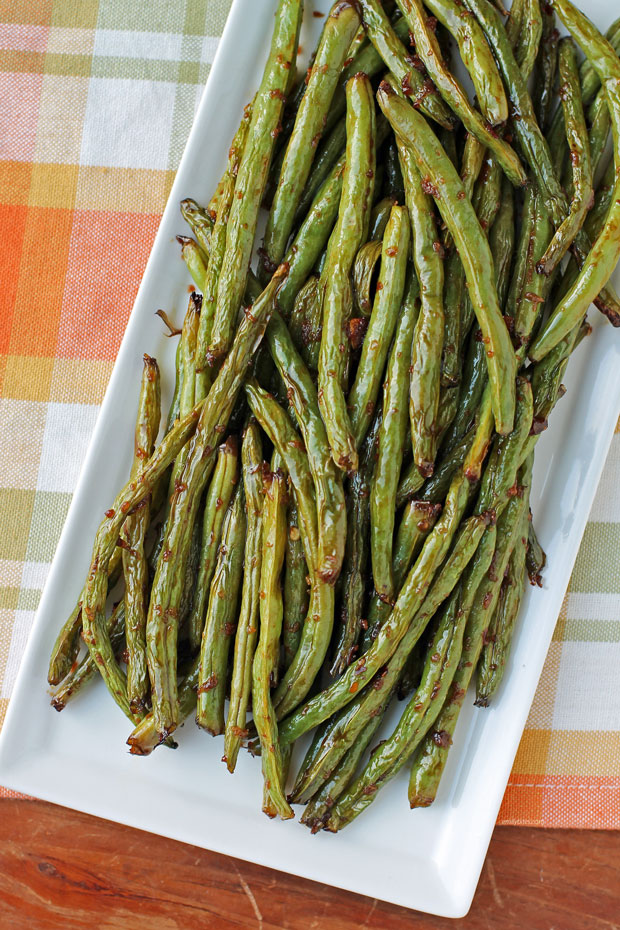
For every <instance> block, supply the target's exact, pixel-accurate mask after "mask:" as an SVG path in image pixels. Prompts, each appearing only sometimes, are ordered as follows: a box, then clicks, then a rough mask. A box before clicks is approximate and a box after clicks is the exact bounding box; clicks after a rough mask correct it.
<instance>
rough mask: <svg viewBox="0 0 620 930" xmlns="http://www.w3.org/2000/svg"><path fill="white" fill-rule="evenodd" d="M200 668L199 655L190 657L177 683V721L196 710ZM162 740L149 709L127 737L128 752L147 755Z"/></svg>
mask: <svg viewBox="0 0 620 930" xmlns="http://www.w3.org/2000/svg"><path fill="white" fill-rule="evenodd" d="M199 670H200V656H199V655H198V656H196V657H195V658H194V659H192V661H191V663H190V665H189V668H188V669H187V671H186V673H185V677H184V678H183V681H182V682H181V684H180V685H179V721H180V722H181V723H182V722H183V721H184V720H187V718H188V717H189V715H190V714H192V713H193V712H195V710H196V690H197V688H198V674H199ZM163 741H164V736H163V735H162V734H161V733H159V732H158V730H157V725H156V723H155V716H154V714H153V712H152V711H151V712H150V713H148V714H147V715H146V716H145V717H143V719H142V720H141V721H140V723H139V724H138V725H137V726H136V727H135V728H134V729H133V730H132V732H131V733H130V734H129V737H128V739H127V745H128V746H129V747H130V748H129V752H130V753H131V754H132V755H135V756H148V755H150V754H151V752H152V751H153V750H154V749H156V748H157V747H158V746H159V745H161V743H162V742H163ZM166 745H169V746H172V748H175V746H176V744H175V743H173V742H172V740H171V739H170V738H169V739H168V740H167V741H166Z"/></svg>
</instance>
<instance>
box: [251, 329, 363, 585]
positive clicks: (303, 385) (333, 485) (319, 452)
mask: <svg viewBox="0 0 620 930" xmlns="http://www.w3.org/2000/svg"><path fill="white" fill-rule="evenodd" d="M267 344H268V346H269V351H270V352H271V357H272V359H273V361H274V363H275V365H276V367H277V369H278V371H279V373H280V377H281V378H282V381H283V383H284V386H285V388H286V394H287V397H288V399H289V403H290V404H291V405H292V407H293V410H294V412H295V418H296V420H297V423H298V424H299V428H300V430H301V434H302V436H303V439H304V443H305V446H306V450H307V453H308V463H309V466H310V470H311V472H312V478H313V480H314V487H315V491H316V507H317V534H318V564H317V565H316V571H317V573H318V575H319V577H320V578H321V579H322V580H323V581H327V582H328V583H330V584H334V583H335V582H336V579H337V578H338V575H339V574H340V569H341V567H342V559H343V557H344V546H345V539H346V513H345V500H344V491H343V488H342V476H341V474H340V472H339V471H338V469H337V468H336V467H335V465H334V463H333V461H332V458H331V453H330V448H329V442H328V440H327V433H326V431H325V427H324V425H323V420H322V419H321V414H320V410H319V400H318V397H317V392H316V388H315V386H314V383H313V381H312V377H311V375H310V372H309V371H308V369H307V368H306V366H305V365H304V363H303V360H302V359H301V358H300V356H299V355H298V354H297V351H296V350H295V346H294V345H293V341H292V339H291V337H290V335H289V332H288V330H287V328H286V324H285V323H284V322H283V321H282V318H281V317H280V315H279V314H277V313H275V314H274V315H273V317H272V319H271V323H270V324H269V328H268V330H267Z"/></svg>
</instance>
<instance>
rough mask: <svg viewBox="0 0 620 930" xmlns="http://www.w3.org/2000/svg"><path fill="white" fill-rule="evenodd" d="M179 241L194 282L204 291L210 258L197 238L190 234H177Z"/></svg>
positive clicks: (182, 255)
mask: <svg viewBox="0 0 620 930" xmlns="http://www.w3.org/2000/svg"><path fill="white" fill-rule="evenodd" d="M177 242H178V243H179V245H180V246H181V258H182V259H183V261H184V262H185V264H186V265H187V270H188V271H189V273H190V274H191V276H192V280H193V282H194V284H195V285H196V287H197V288H198V290H199V291H200V292H201V293H202V292H203V291H204V288H205V280H206V277H207V265H208V263H209V259H208V257H207V256H206V255H205V253H204V252H203V251H202V249H201V248H200V246H199V245H198V243H197V242H196V241H195V239H192V238H191V237H190V236H177Z"/></svg>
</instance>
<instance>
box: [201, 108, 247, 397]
mask: <svg viewBox="0 0 620 930" xmlns="http://www.w3.org/2000/svg"><path fill="white" fill-rule="evenodd" d="M251 117H252V104H248V106H247V107H246V108H245V110H244V111H243V119H242V120H241V123H240V125H239V129H238V130H237V133H236V135H235V138H234V139H233V141H232V145H231V147H230V149H229V152H228V165H227V167H226V173H225V175H224V186H223V188H222V192H221V195H220V198H219V202H218V207H217V216H216V219H215V223H214V225H213V231H212V234H211V242H210V246H211V251H210V254H209V262H208V264H207V270H206V274H205V281H204V285H203V287H202V295H203V300H202V312H201V314H200V326H199V328H198V338H197V346H196V361H195V367H196V371H197V372H198V374H199V375H202V380H203V381H204V386H203V390H204V389H206V390H208V387H209V382H210V381H211V380H212V377H211V376H212V371H211V370H210V367H209V365H210V362H209V357H210V342H211V334H212V332H213V322H214V319H215V314H216V301H217V291H218V285H219V280H220V273H221V270H222V266H223V264H224V253H225V251H226V230H227V228H228V221H229V219H230V213H231V210H232V206H233V197H234V192H235V184H236V179H237V172H238V170H239V164H240V162H241V159H242V158H243V153H244V150H245V144H246V140H247V137H248V131H249V128H250V120H251Z"/></svg>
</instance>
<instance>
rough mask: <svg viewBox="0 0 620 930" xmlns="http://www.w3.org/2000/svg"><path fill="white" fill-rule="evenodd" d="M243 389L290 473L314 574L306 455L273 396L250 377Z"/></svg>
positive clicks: (313, 514)
mask: <svg viewBox="0 0 620 930" xmlns="http://www.w3.org/2000/svg"><path fill="white" fill-rule="evenodd" d="M245 392H246V397H247V400H248V404H249V406H250V409H251V411H252V413H253V414H254V416H255V417H256V419H257V420H258V422H259V423H260V425H261V427H262V428H263V430H264V431H265V432H266V433H267V435H268V436H269V439H270V440H271V442H272V443H273V445H274V447H275V448H276V449H277V451H278V453H279V454H280V456H281V457H282V460H283V462H284V466H285V468H286V471H287V472H288V474H289V476H290V479H291V484H292V485H293V491H294V494H295V501H296V504H297V511H298V514H299V520H300V530H301V538H302V541H303V545H304V553H305V556H306V562H307V563H308V568H309V569H310V572H311V573H314V572H316V570H317V566H318V531H317V510H316V492H315V489H314V483H313V480H312V473H311V470H310V464H309V461H308V455H307V454H306V451H305V449H304V446H303V443H302V442H301V440H300V438H299V434H298V433H297V431H296V430H295V428H294V426H293V424H292V423H291V420H290V418H289V416H288V414H287V413H286V411H285V410H283V408H282V407H281V406H280V404H279V403H278V402H277V401H276V400H275V398H274V397H272V395H271V394H269V393H268V392H267V391H264V390H263V389H262V388H261V387H260V385H259V384H258V383H257V382H256V381H254V380H253V379H250V380H249V381H248V382H247V383H246V385H245Z"/></svg>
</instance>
